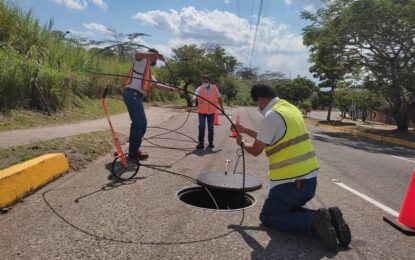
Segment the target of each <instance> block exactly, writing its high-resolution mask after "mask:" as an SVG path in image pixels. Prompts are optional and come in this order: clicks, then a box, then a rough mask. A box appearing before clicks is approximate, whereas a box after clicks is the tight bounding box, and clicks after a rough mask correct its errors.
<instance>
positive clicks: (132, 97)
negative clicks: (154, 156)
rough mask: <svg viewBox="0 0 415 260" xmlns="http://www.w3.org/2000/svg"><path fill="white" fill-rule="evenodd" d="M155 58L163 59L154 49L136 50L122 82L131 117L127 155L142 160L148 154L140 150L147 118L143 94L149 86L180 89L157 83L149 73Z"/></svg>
mask: <svg viewBox="0 0 415 260" xmlns="http://www.w3.org/2000/svg"><path fill="white" fill-rule="evenodd" d="M157 60H162V61H164V56H163V55H161V54H159V53H158V52H157V50H155V49H149V50H148V51H147V52H136V54H135V60H134V63H133V66H132V68H131V70H130V72H129V74H128V78H126V80H125V81H124V83H123V86H124V91H123V99H124V103H125V105H126V106H127V109H128V114H129V115H130V119H131V128H130V137H129V142H130V146H129V149H128V152H129V156H130V157H134V158H138V159H140V160H144V159H147V158H148V154H147V153H145V152H144V151H142V150H140V147H141V142H142V139H143V136H144V134H145V133H146V130H147V118H146V114H145V112H144V106H143V96H144V95H145V96H149V95H150V93H151V87H154V88H157V89H160V90H162V91H167V92H180V89H178V88H174V87H169V86H166V85H164V84H161V83H158V82H157V81H156V79H155V78H154V77H153V76H152V75H151V69H150V67H151V66H155V65H156V64H157Z"/></svg>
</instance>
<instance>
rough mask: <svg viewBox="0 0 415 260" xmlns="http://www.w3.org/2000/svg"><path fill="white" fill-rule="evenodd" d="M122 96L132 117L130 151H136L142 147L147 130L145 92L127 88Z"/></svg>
mask: <svg viewBox="0 0 415 260" xmlns="http://www.w3.org/2000/svg"><path fill="white" fill-rule="evenodd" d="M122 97H123V98H124V103H125V105H126V106H127V109H128V114H129V115H130V119H131V128H130V138H129V142H130V147H129V149H128V152H129V153H136V152H138V150H139V149H140V147H141V142H142V139H143V136H144V134H145V133H146V130H147V118H146V114H145V112H144V106H143V94H141V93H140V92H138V91H137V90H133V89H131V88H126V89H124V91H123V94H122Z"/></svg>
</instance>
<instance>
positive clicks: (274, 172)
mask: <svg viewBox="0 0 415 260" xmlns="http://www.w3.org/2000/svg"><path fill="white" fill-rule="evenodd" d="M271 109H272V110H273V111H275V112H277V113H279V114H280V115H281V117H282V118H283V119H284V122H285V125H286V127H287V130H286V132H285V135H284V136H283V137H282V138H281V139H280V140H278V142H277V143H275V144H273V145H267V146H266V147H265V153H266V155H267V158H268V162H269V169H268V177H269V179H270V180H271V181H276V180H286V179H293V178H297V177H300V176H304V175H307V174H308V173H310V172H312V171H314V170H316V169H318V168H319V165H318V162H317V158H316V156H315V152H314V149H313V146H312V144H311V141H310V137H309V136H308V133H307V129H306V127H305V125H304V121H303V116H302V114H301V112H300V111H299V110H298V108H297V107H295V106H294V105H292V104H290V103H288V102H287V101H285V100H283V99H280V100H278V101H277V102H276V103H275V104H274V106H273V107H272V108H271Z"/></svg>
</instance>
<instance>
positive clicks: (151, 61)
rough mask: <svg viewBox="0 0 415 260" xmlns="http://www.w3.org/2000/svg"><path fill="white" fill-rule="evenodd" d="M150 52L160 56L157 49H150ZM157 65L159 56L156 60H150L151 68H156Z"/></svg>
mask: <svg viewBox="0 0 415 260" xmlns="http://www.w3.org/2000/svg"><path fill="white" fill-rule="evenodd" d="M148 52H152V53H156V54H159V52H158V51H157V50H156V49H149V50H148ZM156 64H157V55H155V58H154V59H152V60H150V66H156Z"/></svg>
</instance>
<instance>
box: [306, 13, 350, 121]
mask: <svg viewBox="0 0 415 260" xmlns="http://www.w3.org/2000/svg"><path fill="white" fill-rule="evenodd" d="M327 10H330V11H327ZM327 10H326V9H319V10H318V11H317V12H316V14H312V13H310V12H308V11H304V12H303V13H302V18H303V19H307V20H309V21H311V22H312V24H311V25H309V26H306V27H305V28H304V29H303V42H304V44H305V45H306V46H308V47H310V48H309V50H310V58H309V60H310V62H311V63H313V65H312V66H311V67H310V72H311V73H313V76H314V77H315V78H319V80H320V81H321V83H320V84H319V86H320V87H324V88H327V87H329V88H330V89H331V90H330V92H329V93H328V94H329V104H328V113H327V121H330V115H331V109H332V106H333V95H334V91H335V88H336V86H337V84H338V83H339V82H341V81H342V80H343V79H344V75H345V74H346V73H348V72H349V68H350V64H348V62H347V61H346V60H345V59H344V58H343V56H342V54H343V49H344V46H345V42H344V41H342V39H341V38H339V37H338V36H337V35H335V33H334V31H335V28H336V27H337V23H336V14H335V11H334V10H333V11H332V12H331V9H330V6H329V7H328V9H327Z"/></svg>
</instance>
